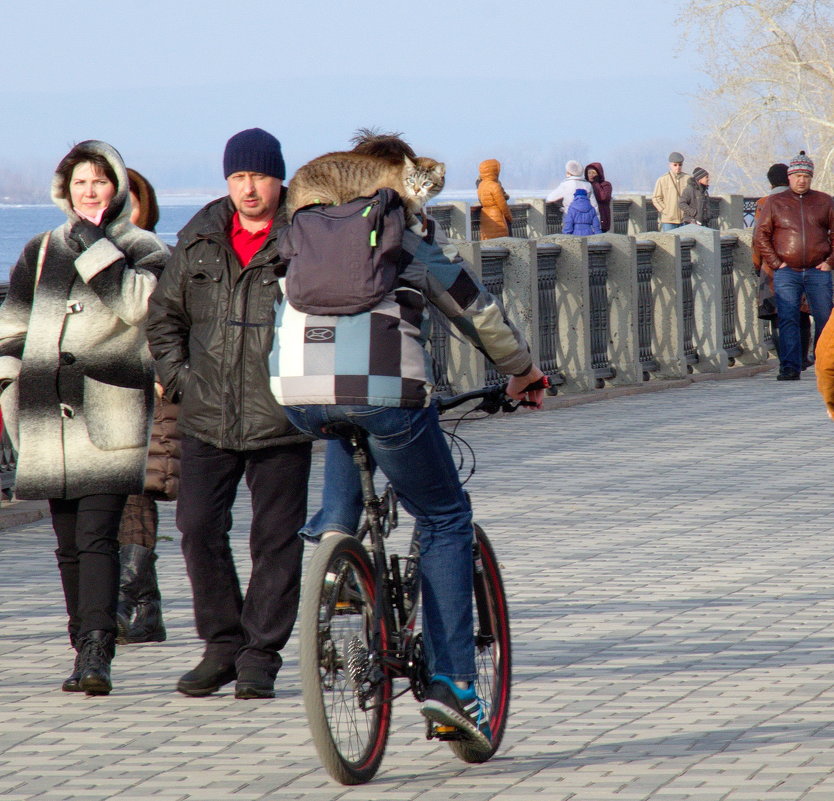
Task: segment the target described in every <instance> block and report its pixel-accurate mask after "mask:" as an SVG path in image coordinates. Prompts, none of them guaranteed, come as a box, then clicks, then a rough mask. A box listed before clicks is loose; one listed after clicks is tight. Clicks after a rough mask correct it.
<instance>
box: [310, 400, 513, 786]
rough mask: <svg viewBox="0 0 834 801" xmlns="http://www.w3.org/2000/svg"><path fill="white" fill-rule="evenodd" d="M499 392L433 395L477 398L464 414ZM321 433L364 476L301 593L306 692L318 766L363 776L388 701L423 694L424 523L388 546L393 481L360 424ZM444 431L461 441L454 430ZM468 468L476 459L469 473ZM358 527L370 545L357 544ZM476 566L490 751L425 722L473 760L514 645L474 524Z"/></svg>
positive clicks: (379, 752) (386, 719)
mask: <svg viewBox="0 0 834 801" xmlns="http://www.w3.org/2000/svg"><path fill="white" fill-rule="evenodd" d="M503 390H504V388H503V387H502V386H498V387H487V388H483V389H479V390H474V391H472V392H466V393H463V394H461V395H456V396H453V397H449V398H439V399H436V400H435V402H436V403H437V405H438V407H439V410H440V411H441V412H442V411H447V410H449V409H452V408H455V407H457V406H459V405H461V404H463V403H466V402H467V401H470V400H479V401H480V403H479V404H478V405H477V406H475V407H474V408H473V409H470V410H469V411H468V412H466V414H470V413H471V412H475V411H484V412H487V413H488V414H495V413H496V412H498V411H505V412H512V411H515V409H516V408H518V406H519V405H521V404H520V403H519V402H516V401H512V400H510V399H509V398H508V397H507V396H506V395H505V394H504V391H503ZM461 419H462V418H461ZM328 432H329V433H331V434H336V435H338V436H343V437H345V438H347V439H348V440H349V441H350V442H351V443H352V445H353V448H354V461H355V463H356V464H357V466H358V468H359V471H360V475H361V481H362V494H363V503H364V508H365V522H364V524H363V525H362V526H361V527H360V530H359V531H358V532H357V535H356V536H348V535H346V534H344V535H339V536H331V537H328V538H327V539H325V540H323V541H322V542H321V544H319V545H318V546H317V548H316V551H315V553H314V555H313V557H312V559H311V560H310V563H309V566H308V571H307V575H306V578H305V583H304V587H303V590H302V598H301V615H300V635H299V636H300V666H301V679H302V692H303V696H304V704H305V707H306V711H307V718H308V721H309V725H310V730H311V733H312V736H313V741H314V743H315V746H316V750H317V751H318V754H319V757H320V759H321V762H322V764H323V765H324V767H325V768H326V770H327V771H328V773H329V774H330V775H331V776H332V777H333V778H334V779H336V781H338V782H341V783H342V784H361V783H364V782H367V781H370V779H372V778H373V776H374V775H375V774H376V772H377V770H378V768H379V766H380V764H381V762H382V758H383V755H384V753H385V747H386V744H387V740H388V733H389V730H390V726H391V707H392V702H393V700H394V699H395V698H399V697H400V696H402V695H404V694H405V693H407V692H408V691H409V690H411V692H412V694H413V695H414V697H415V699H416V700H417V701H418V702H419V701H423V700H424V699H425V693H426V688H427V686H428V682H429V675H428V670H427V666H426V661H425V657H424V652H423V642H422V634H421V633H420V632H418V631H416V627H415V623H416V618H417V611H418V608H419V594H420V586H419V584H420V582H419V560H420V553H419V537H420V532H419V530H418V529H417V528H416V527H415V529H414V531H413V532H412V536H411V542H410V545H409V549H408V554H407V555H406V556H405V557H404V558H401V557H400V556H398V555H397V554H391V555H390V558H389V557H388V556H387V555H386V551H385V542H384V541H385V539H386V538H387V537H388V536H389V535H390V533H391V531H392V530H393V529H394V528H396V526H397V524H398V517H397V499H396V496H395V494H394V492H393V490H392V489H391V487H390V486H389V485H386V488H385V490H384V491H383V493H382V495H377V494H376V491H375V488H374V483H373V468H372V466H371V462H370V457H369V452H368V448H367V441H366V436H365V433H364V432H363V431H362V429H360V428H358V427H357V426H354V425H352V424H350V423H334V424H331V426H329V427H328ZM447 433H449V432H447ZM451 436H452V438H453V439H454V440H456V441H457V442H459V443H461V442H463V440H462V439H461V438H460V437H459V436H458V435H457V434H456V433H452V434H451ZM463 444H466V443H463ZM467 447H468V445H467ZM469 450H470V451H471V448H470V449H469ZM472 473H474V465H473V466H472V468H471V472H470V476H471V475H472ZM467 480H468V477H467ZM464 483H465V482H464ZM366 537H367V538H368V539H369V543H368V547H367V548H366V546H365V545H364V544H363V541H364V540H365V538H366ZM472 569H473V576H474V591H473V596H474V606H473V612H474V637H473V644H474V648H475V658H476V669H477V678H476V679H475V683H476V692H477V694H478V696H479V697H480V698H481V699H483V700H484V701H485V702H486V706H487V709H488V710H489V723H490V729H491V732H492V742H491V748H490V749H489V750H488V751H487V750H485V749H483V747H482V746H477V745H475V744H474V743H473V742H472V741H471V740H468V739H466V738H464V737H463V736H462V735H461V734H460V732H458V730H457V729H454V728H452V727H448V726H440V725H438V724H436V723H432V722H430V721H426V738H427V739H434V738H437V739H440V740H444V741H447V742H448V743H449V746H450V747H451V749H452V751H453V752H454V753H455V755H456V756H457V757H458V758H459V759H461V760H463V761H464V762H471V763H479V762H485V761H487V760H488V759H490V758H491V757H492V756H493V755H494V754H495V752H496V751H497V750H498V747H499V746H500V744H501V740H502V738H503V735H504V730H505V728H506V725H507V716H508V713H509V705H510V678H511V648H510V624H509V616H508V611H507V601H506V597H505V594H504V586H503V582H502V580H501V573H500V570H499V566H498V561H497V559H496V557H495V552H494V550H493V548H492V545H491V544H490V542H489V540H488V539H487V536H486V534H485V533H484V531H483V529H481V527H480V526H478V525H477V524H475V525H474V533H473V542H472ZM397 679H404V680H405V681H406V682H407V685H406V687H405V688H404V689H402V690H400V691H398V692H396V693H394V681H395V680H397Z"/></svg>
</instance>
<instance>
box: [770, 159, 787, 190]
mask: <svg viewBox="0 0 834 801" xmlns="http://www.w3.org/2000/svg"><path fill="white" fill-rule="evenodd" d="M767 180H768V181H770V185H771V186H772V187H773V186H787V185H788V165H787V164H772V165H771V167H770V169H769V170H768V171H767Z"/></svg>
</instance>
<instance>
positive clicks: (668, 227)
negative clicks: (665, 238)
mask: <svg viewBox="0 0 834 801" xmlns="http://www.w3.org/2000/svg"><path fill="white" fill-rule="evenodd" d="M675 228H683V223H660V230H661V231H674V230H675Z"/></svg>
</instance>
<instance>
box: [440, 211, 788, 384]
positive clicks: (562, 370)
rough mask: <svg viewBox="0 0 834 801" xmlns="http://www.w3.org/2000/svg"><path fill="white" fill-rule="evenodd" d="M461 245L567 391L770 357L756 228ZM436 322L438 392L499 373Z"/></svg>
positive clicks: (678, 375)
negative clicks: (754, 250) (760, 301)
mask: <svg viewBox="0 0 834 801" xmlns="http://www.w3.org/2000/svg"><path fill="white" fill-rule="evenodd" d="M631 205H633V204H631ZM643 208H645V207H643ZM739 208H740V205H739ZM534 209H535V206H534V204H532V203H531V204H529V208H528V212H529V211H530V210H534ZM540 211H541V213H542V217H544V212H545V210H544V208H541V210H540ZM458 213H459V214H460V215H461V217H459V218H458V221H459V223H460V221H461V220H462V219H463V214H464V210H463V209H459V210H458ZM529 219H530V217H529V216H528V225H529ZM623 219H624V218H623ZM456 244H457V245H458V247H459V248H460V251H461V255H462V256H463V257H464V258H465V259H467V260H468V261H469V262H470V263H471V264H472V265H473V268H474V270H475V272H476V273H477V274H478V275H479V276H480V277H481V280H482V281H483V282H484V284H485V285H486V286H487V288H488V289H489V290H490V292H492V293H493V294H494V295H495V296H496V297H499V298H500V299H501V301H502V302H503V304H504V307H505V308H506V310H507V313H508V315H509V316H510V318H511V319H512V320H514V321H515V322H516V323H517V324H518V325H519V326H520V328H521V329H522V332H523V333H524V335H525V336H526V337H527V340H528V342H530V343H531V347H532V348H533V355H534V358H535V359H536V361H537V362H538V363H539V364H541V366H542V368H543V369H544V370H545V372H547V373H548V374H549V375H550V376H551V377H553V378H554V384H555V385H556V386H557V387H559V388H561V390H560V391H564V392H567V393H571V392H592V391H594V390H595V389H600V388H602V387H605V386H624V385H635V384H640V383H642V382H644V381H662V380H669V379H680V378H684V377H686V376H687V375H688V374H690V373H714V372H726V371H729V370H731V369H732V368H733V367H734V366H735V365H737V364H764V363H765V362H766V361H767V359H768V357H769V349H770V347H772V342H771V341H770V327H769V324H765V323H763V322H762V321H761V320H759V319H758V317H757V316H756V276H755V274H754V272H753V266H752V260H751V244H752V232H751V230H750V229H743V228H739V229H736V230H725V231H719V230H717V229H714V228H705V227H701V226H697V225H688V226H685V227H683V228H678V229H676V230H675V231H674V232H670V233H660V232H657V231H653V232H643V233H641V235H640V236H634V235H631V234H615V233H609V234H601V235H597V236H591V237H579V236H565V235H560V234H546V235H542V236H538V237H527V238H524V237H505V238H501V239H492V240H489V241H487V242H472V241H458V242H457V243H456ZM436 329H438V333H437V334H436V335H435V336H434V337H433V339H432V346H433V354H434V357H435V364H436V378H437V388H438V390H441V391H443V390H449V389H452V390H454V391H461V390H466V389H470V388H473V387H475V386H479V385H481V384H483V383H495V382H498V381H501V380H502V378H501V376H500V375H498V374H497V373H496V372H495V371H494V369H493V368H492V367H491V366H490V365H489V364H488V362H487V360H486V359H484V357H483V356H481V355H480V354H478V353H477V352H476V351H475V350H474V349H472V348H471V347H469V346H468V344H466V343H462V342H461V341H460V340H459V339H458V338H456V337H450V336H448V335H447V334H446V333H445V329H443V328H442V327H440V326H436Z"/></svg>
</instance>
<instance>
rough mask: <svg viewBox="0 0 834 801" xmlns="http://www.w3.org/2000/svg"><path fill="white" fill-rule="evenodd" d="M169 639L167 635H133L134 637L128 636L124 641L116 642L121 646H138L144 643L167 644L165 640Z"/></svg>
mask: <svg viewBox="0 0 834 801" xmlns="http://www.w3.org/2000/svg"><path fill="white" fill-rule="evenodd" d="M167 639H168V635H167V634H153V635H151V636H150V637H140V636H136V635H133V636H131V635H128V636H127V637H125V638H124V640H122V641H119V640H116V642H118V643H119V645H138V644H139V643H143V642H165V640H167Z"/></svg>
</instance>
